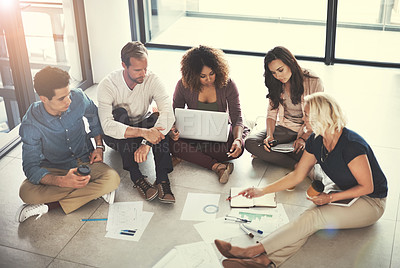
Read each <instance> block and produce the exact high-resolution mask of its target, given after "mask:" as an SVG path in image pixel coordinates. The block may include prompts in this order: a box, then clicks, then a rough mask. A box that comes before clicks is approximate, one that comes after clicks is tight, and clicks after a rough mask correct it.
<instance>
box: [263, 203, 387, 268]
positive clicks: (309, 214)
mask: <svg viewBox="0 0 400 268" xmlns="http://www.w3.org/2000/svg"><path fill="white" fill-rule="evenodd" d="M385 204H386V198H371V197H368V196H362V197H360V198H359V199H358V200H357V201H356V202H355V203H354V204H353V205H352V206H350V207H340V206H333V205H324V206H319V207H313V208H310V209H308V210H306V211H305V212H304V213H303V214H301V215H300V216H299V217H298V218H297V219H296V220H294V221H293V222H289V223H288V224H286V225H284V226H282V227H281V228H279V229H278V230H276V231H275V232H273V233H271V234H270V235H269V236H267V237H265V238H263V239H262V240H261V241H260V243H262V245H263V246H264V249H265V252H266V253H267V256H268V258H269V259H270V260H271V261H272V262H273V263H274V264H275V265H276V266H279V265H280V264H282V263H283V262H284V261H285V260H287V259H288V258H290V257H291V256H293V255H294V254H295V253H296V252H297V251H298V250H299V249H300V248H301V247H302V246H303V245H304V243H305V242H306V241H307V239H308V237H309V236H311V235H312V234H314V233H315V232H317V231H318V230H321V229H351V228H361V227H365V226H369V225H372V224H373V223H375V222H376V221H377V220H378V219H379V218H380V217H381V216H382V214H383V212H384V210H385Z"/></svg>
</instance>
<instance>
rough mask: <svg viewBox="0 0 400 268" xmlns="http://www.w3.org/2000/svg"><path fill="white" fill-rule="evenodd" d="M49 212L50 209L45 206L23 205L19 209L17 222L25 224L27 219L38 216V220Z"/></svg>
mask: <svg viewBox="0 0 400 268" xmlns="http://www.w3.org/2000/svg"><path fill="white" fill-rule="evenodd" d="M48 211H49V207H48V206H47V205H45V204H38V205H29V204H23V205H21V206H20V207H19V209H18V211H17V215H16V221H18V222H24V221H25V220H26V219H27V218H29V217H32V216H35V215H38V216H37V217H36V220H37V219H39V218H40V217H41V216H42V215H43V214H46V213H47V212H48Z"/></svg>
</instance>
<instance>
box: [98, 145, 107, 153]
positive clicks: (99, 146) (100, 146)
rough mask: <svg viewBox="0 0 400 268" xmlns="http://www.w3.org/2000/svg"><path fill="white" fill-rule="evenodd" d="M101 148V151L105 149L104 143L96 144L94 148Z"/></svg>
mask: <svg viewBox="0 0 400 268" xmlns="http://www.w3.org/2000/svg"><path fill="white" fill-rule="evenodd" d="M98 148H101V149H102V150H103V152H104V151H105V150H106V147H104V145H96V149H98Z"/></svg>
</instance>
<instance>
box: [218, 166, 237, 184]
mask: <svg viewBox="0 0 400 268" xmlns="http://www.w3.org/2000/svg"><path fill="white" fill-rule="evenodd" d="M233 168H234V166H233V163H221V164H218V166H217V167H216V168H215V170H214V171H215V173H217V175H218V179H219V182H220V183H223V184H225V183H227V182H228V180H229V175H230V174H232V172H233Z"/></svg>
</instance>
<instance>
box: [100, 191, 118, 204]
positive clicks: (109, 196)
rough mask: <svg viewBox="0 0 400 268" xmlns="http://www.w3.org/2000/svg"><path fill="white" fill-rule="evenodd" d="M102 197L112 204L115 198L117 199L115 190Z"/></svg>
mask: <svg viewBox="0 0 400 268" xmlns="http://www.w3.org/2000/svg"><path fill="white" fill-rule="evenodd" d="M102 198H103V199H104V201H106V202H107V203H108V204H110V205H112V204H114V199H115V190H114V191H112V192H110V193H108V194H105V195H103V196H102Z"/></svg>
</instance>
